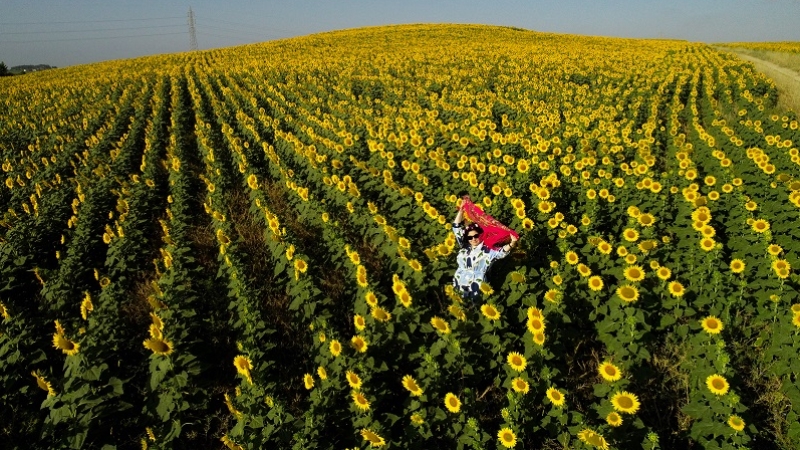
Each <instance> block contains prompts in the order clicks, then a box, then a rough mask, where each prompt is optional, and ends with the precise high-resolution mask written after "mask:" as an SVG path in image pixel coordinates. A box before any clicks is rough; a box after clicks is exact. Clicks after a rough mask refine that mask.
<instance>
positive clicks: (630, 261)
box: [625, 253, 639, 264]
mask: <svg viewBox="0 0 800 450" xmlns="http://www.w3.org/2000/svg"><path fill="white" fill-rule="evenodd" d="M638 259H639V258H637V257H636V255H634V254H633V253H628V256H626V257H625V262H626V263H628V264H633V263H635V262H636V261H637V260H638Z"/></svg>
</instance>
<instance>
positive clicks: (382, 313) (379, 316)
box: [372, 306, 392, 322]
mask: <svg viewBox="0 0 800 450" xmlns="http://www.w3.org/2000/svg"><path fill="white" fill-rule="evenodd" d="M372 317H373V318H374V319H375V320H377V321H378V322H388V321H389V320H391V318H392V314H391V313H390V312H389V311H386V310H385V309H383V308H381V307H380V306H378V307H375V308H372Z"/></svg>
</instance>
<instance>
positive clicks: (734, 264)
mask: <svg viewBox="0 0 800 450" xmlns="http://www.w3.org/2000/svg"><path fill="white" fill-rule="evenodd" d="M730 267H731V272H733V273H742V272H744V268H745V264H744V261H742V260H741V259H738V258H737V259H734V260H732V261H731V265H730Z"/></svg>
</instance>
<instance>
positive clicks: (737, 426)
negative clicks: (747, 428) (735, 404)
mask: <svg viewBox="0 0 800 450" xmlns="http://www.w3.org/2000/svg"><path fill="white" fill-rule="evenodd" d="M728 426H730V427H731V428H733V429H734V430H736V431H742V430H744V420H742V418H741V417H739V416H736V415H731V416H730V417H728Z"/></svg>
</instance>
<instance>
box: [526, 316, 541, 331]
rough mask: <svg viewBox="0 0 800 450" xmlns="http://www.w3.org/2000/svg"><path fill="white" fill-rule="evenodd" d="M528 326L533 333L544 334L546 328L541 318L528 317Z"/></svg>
mask: <svg viewBox="0 0 800 450" xmlns="http://www.w3.org/2000/svg"><path fill="white" fill-rule="evenodd" d="M527 326H528V331H530V332H531V333H537V332H542V331H544V328H545V325H544V320H542V318H541V317H528V322H527Z"/></svg>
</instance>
